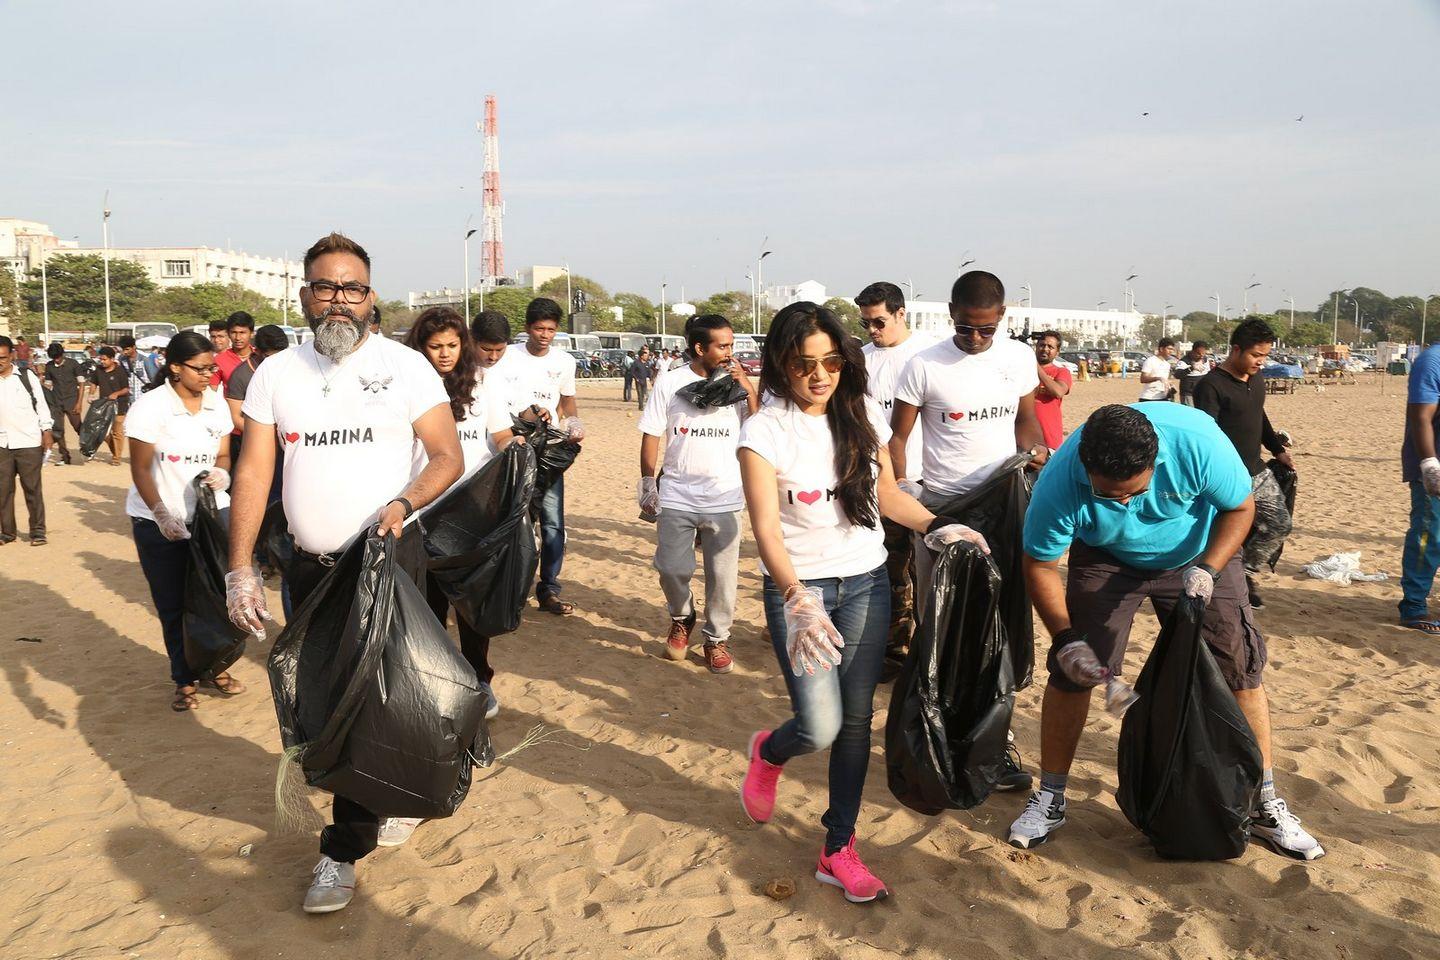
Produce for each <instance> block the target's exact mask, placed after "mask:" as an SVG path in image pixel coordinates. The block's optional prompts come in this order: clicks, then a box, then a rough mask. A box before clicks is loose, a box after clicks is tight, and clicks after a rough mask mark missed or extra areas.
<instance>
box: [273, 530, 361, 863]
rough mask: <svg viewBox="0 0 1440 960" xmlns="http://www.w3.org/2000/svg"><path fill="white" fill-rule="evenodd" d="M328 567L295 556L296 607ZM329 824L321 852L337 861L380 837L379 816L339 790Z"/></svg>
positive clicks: (291, 573)
mask: <svg viewBox="0 0 1440 960" xmlns="http://www.w3.org/2000/svg"><path fill="white" fill-rule="evenodd" d="M329 572H330V568H329V567H327V566H325V565H324V564H323V563H321V562H319V561H318V560H310V559H307V558H304V557H299V556H297V557H296V558H295V562H294V563H293V564H292V565H291V567H290V569H289V570H288V571H287V572H286V579H287V581H288V583H289V585H290V596H291V598H292V600H293V601H294V603H295V606H296V607H297V608H298V607H300V606H301V605H302V604H304V603H305V601H306V599H307V598H308V597H309V596H310V594H311V593H313V592H314V591H315V588H316V587H318V586H319V585H320V581H321V580H323V579H325V574H327V573H329ZM330 820H331V823H330V825H329V826H328V827H326V828H325V829H324V830H322V831H321V832H320V852H321V853H323V854H324V855H325V856H327V857H329V858H330V859H331V860H335V861H338V862H340V863H354V862H355V861H356V860H359V859H361V858H362V857H364V856H365V855H366V854H368V853H370V852H371V851H373V850H374V849H375V842H376V841H377V840H378V839H379V838H380V818H379V817H377V816H376V815H375V814H373V813H371V812H370V811H369V810H366V809H365V808H364V807H362V806H361V805H360V804H358V803H356V802H355V801H353V800H347V799H346V798H344V797H342V796H340V795H339V794H338V793H337V794H336V795H335V801H334V803H333V804H332V805H331V808H330Z"/></svg>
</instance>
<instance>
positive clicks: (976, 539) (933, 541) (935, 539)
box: [925, 517, 990, 553]
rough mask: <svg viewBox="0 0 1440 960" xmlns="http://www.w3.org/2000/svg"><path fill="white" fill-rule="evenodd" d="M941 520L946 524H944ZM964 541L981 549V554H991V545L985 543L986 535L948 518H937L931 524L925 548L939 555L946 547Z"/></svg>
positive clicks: (926, 536) (926, 535)
mask: <svg viewBox="0 0 1440 960" xmlns="http://www.w3.org/2000/svg"><path fill="white" fill-rule="evenodd" d="M940 520H944V521H945V522H944V523H943V524H942V523H940ZM961 540H964V541H965V542H966V543H973V544H975V546H977V547H979V548H980V552H981V553H989V552H990V544H988V543H986V542H985V535H984V534H982V533H981V532H980V531H979V530H972V529H970V528H969V527H967V526H965V524H963V523H957V522H956V521H954V520H950V519H949V518H947V517H941V518H937V520H936V522H935V523H934V524H931V529H930V532H929V533H927V534H925V546H927V547H929V548H930V549H931V550H934V551H935V552H936V553H939V552H940V551H941V550H944V549H945V547H946V545H948V544H951V543H959V542H960V541H961Z"/></svg>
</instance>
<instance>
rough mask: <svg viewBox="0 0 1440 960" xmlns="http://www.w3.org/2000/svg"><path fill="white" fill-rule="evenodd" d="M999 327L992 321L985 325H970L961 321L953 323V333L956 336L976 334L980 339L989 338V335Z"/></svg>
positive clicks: (993, 333)
mask: <svg viewBox="0 0 1440 960" xmlns="http://www.w3.org/2000/svg"><path fill="white" fill-rule="evenodd" d="M999 329H1000V327H999V325H998V324H994V323H992V324H990V325H989V326H986V327H972V326H968V325H966V324H963V323H957V324H955V334H956V335H957V336H961V337H969V336H977V337H979V338H980V339H981V340H989V339H990V338H991V337H993V336H995V331H996V330H999Z"/></svg>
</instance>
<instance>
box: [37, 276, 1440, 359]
mask: <svg viewBox="0 0 1440 960" xmlns="http://www.w3.org/2000/svg"><path fill="white" fill-rule="evenodd" d="M40 269H41V270H42V271H43V270H44V269H45V261H44V260H41V261H40ZM40 276H41V278H42V279H43V278H44V276H45V275H44V273H43V272H42V273H41V275H40ZM1429 312H1430V298H1429V297H1426V298H1425V299H1424V300H1422V301H1421V302H1420V349H1421V350H1424V349H1425V314H1427V313H1429ZM45 325H46V326H47V327H48V326H49V325H50V322H49V321H48V320H47V321H46V322H45Z"/></svg>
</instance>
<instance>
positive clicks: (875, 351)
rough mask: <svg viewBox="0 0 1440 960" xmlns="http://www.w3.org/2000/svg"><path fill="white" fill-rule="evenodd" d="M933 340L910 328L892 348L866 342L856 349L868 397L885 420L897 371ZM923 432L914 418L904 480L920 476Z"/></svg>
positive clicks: (891, 404)
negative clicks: (862, 362) (860, 355)
mask: <svg viewBox="0 0 1440 960" xmlns="http://www.w3.org/2000/svg"><path fill="white" fill-rule="evenodd" d="M934 343H935V338H934V337H932V336H930V335H929V334H928V333H921V332H919V331H918V330H912V331H910V336H908V337H906V338H905V340H904V342H903V343H897V344H896V345H895V346H893V347H877V346H875V344H873V343H867V344H865V346H863V347H861V348H860V352H861V353H863V354H865V373H866V377H867V379H868V380H869V384H870V387H869V393H870V396H871V397H873V398H874V400H875V402H876V403H878V404H880V409H881V410H884V411H885V416H886V418H887V419H888V418H890V417H891V416H892V415H893V414H894V412H895V387H896V385H897V384H898V383H899V382H900V374H901V372H902V371H904V369H905V365H906V364H907V363H909V362H910V358H911V357H913V356H915V354H917V353H919V352H920V351H921V350H924V349H925V348H926V347H928V346H931V345H933V344H934ZM924 433H925V430H924V425H923V424H922V423H921V422H920V421H919V420H918V419H917V420H916V421H915V429H913V430H911V431H910V439H909V440H907V441H905V477H906V479H908V480H919V479H920V478H921V477H922V476H923V475H924V465H923V464H922V462H921V458H922V457H923V456H924V447H923V446H922V445H921V437H922V436H924Z"/></svg>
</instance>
